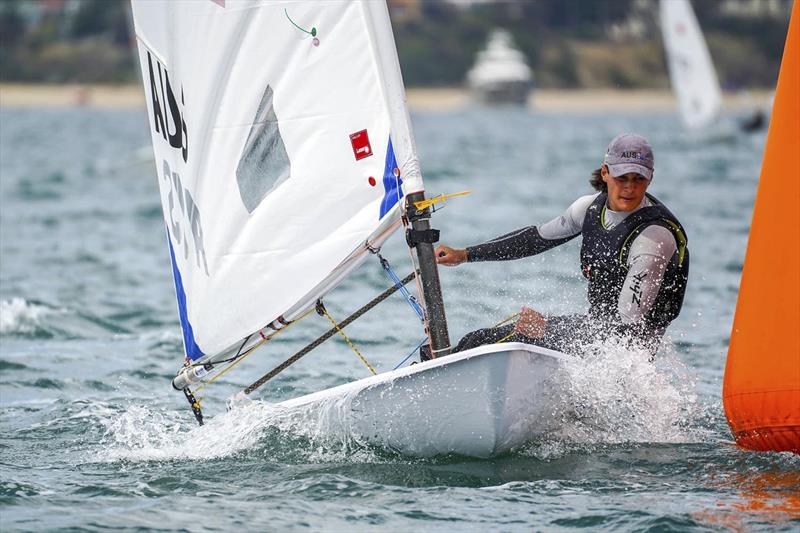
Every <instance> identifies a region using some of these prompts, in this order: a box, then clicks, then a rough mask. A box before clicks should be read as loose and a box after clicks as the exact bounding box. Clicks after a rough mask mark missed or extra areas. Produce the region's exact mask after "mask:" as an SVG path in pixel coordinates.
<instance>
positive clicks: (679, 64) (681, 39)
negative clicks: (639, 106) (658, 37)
mask: <svg viewBox="0 0 800 533" xmlns="http://www.w3.org/2000/svg"><path fill="white" fill-rule="evenodd" d="M660 7H661V9H660V11H661V32H662V35H663V36H664V48H665V49H666V55H667V65H668V68H669V77H670V81H671V82H672V89H673V91H675V95H676V97H677V98H678V106H679V108H680V113H681V118H682V119H683V122H684V124H686V126H687V127H689V128H692V129H698V128H704V127H706V126H708V125H710V124H711V123H712V122H714V121H715V120H716V119H717V117H718V116H719V113H720V110H721V109H722V93H721V91H720V88H719V81H718V80H717V73H716V71H715V70H714V64H713V62H712V61H711V55H710V54H709V53H708V47H707V46H706V41H705V39H704V38H703V32H702V31H701V30H700V25H699V24H698V23H697V18H696V17H695V16H694V11H693V10H692V6H691V4H690V3H689V0H661V4H660Z"/></svg>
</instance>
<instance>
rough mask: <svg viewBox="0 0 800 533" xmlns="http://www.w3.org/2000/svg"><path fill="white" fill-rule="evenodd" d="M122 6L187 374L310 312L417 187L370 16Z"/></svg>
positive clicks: (401, 96) (227, 1) (394, 76)
mask: <svg viewBox="0 0 800 533" xmlns="http://www.w3.org/2000/svg"><path fill="white" fill-rule="evenodd" d="M132 4H133V16H134V23H135V27H136V35H137V38H138V47H139V58H140V63H141V68H142V74H143V78H144V86H145V95H146V99H147V107H148V111H149V117H148V118H149V123H150V128H151V133H152V138H153V147H154V151H155V155H156V167H157V172H158V182H159V186H160V191H161V200H162V205H163V209H164V217H165V221H166V225H167V233H168V237H169V248H170V253H171V256H172V265H173V272H174V276H175V285H176V292H177V297H178V302H179V310H180V316H181V324H182V327H183V331H184V344H185V348H186V353H187V356H189V357H190V358H191V359H193V360H196V359H198V358H200V357H202V356H203V355H204V354H205V355H213V354H217V353H220V352H223V351H225V350H227V349H230V348H231V346H238V345H239V344H240V343H242V340H243V339H246V338H248V337H249V336H251V335H253V334H254V333H257V332H258V331H259V330H261V329H262V328H263V327H265V325H266V324H268V323H270V322H272V321H273V320H276V319H278V318H279V317H286V318H291V316H290V315H291V313H293V312H295V313H296V312H297V311H298V310H300V309H301V308H303V307H305V306H308V305H313V302H314V301H315V300H316V299H317V298H318V297H320V296H321V295H322V294H324V293H325V292H326V291H328V290H330V289H331V288H332V287H333V286H334V285H335V284H336V283H338V281H340V280H341V279H342V278H343V277H344V276H345V275H346V273H347V272H348V271H349V270H350V269H352V268H354V267H355V266H357V265H358V263H359V262H360V261H361V260H362V259H363V258H364V257H365V256H366V255H368V253H367V251H366V246H365V243H367V242H368V241H369V242H370V243H372V244H375V245H377V244H380V242H381V241H382V240H383V239H385V238H386V237H388V235H389V234H390V233H391V231H392V230H393V229H394V228H396V227H397V225H398V220H399V216H398V215H399V209H400V205H401V203H402V202H400V199H401V197H402V196H403V194H408V193H410V192H415V191H420V190H422V189H423V184H422V179H421V175H420V171H419V164H418V161H417V156H416V151H415V148H414V141H413V137H412V135H411V129H410V126H409V120H408V112H407V109H406V105H405V93H404V89H403V83H402V79H401V76H400V69H399V64H398V61H397V53H396V50H395V44H394V37H393V35H392V29H391V25H390V23H389V16H388V11H387V8H386V5H385V4H384V3H383V2H370V1H365V2H351V1H319V0H313V1H312V0H309V1H283V2H280V1H259V0H194V1H191V2H189V1H183V2H175V1H168V0H133V2H132ZM256 337H257V335H256Z"/></svg>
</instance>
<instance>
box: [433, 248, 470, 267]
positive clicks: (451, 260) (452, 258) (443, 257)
mask: <svg viewBox="0 0 800 533" xmlns="http://www.w3.org/2000/svg"><path fill="white" fill-rule="evenodd" d="M435 253H436V262H437V263H439V264H440V265H445V266H456V265H460V264H461V263H463V262H465V261H466V260H467V250H466V249H465V248H450V247H449V246H445V245H443V244H441V245H439V246H437V247H436V252H435Z"/></svg>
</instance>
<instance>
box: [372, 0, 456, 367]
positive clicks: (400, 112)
mask: <svg viewBox="0 0 800 533" xmlns="http://www.w3.org/2000/svg"><path fill="white" fill-rule="evenodd" d="M361 6H362V8H363V9H364V11H365V13H366V14H367V16H368V17H369V18H370V19H371V20H372V22H373V24H372V25H370V27H369V31H370V32H371V33H372V42H374V43H375V50H376V52H377V57H378V62H377V65H376V66H377V68H378V71H379V76H380V77H381V79H382V81H383V84H382V89H383V91H384V98H385V99H386V105H387V108H388V110H389V116H390V117H391V123H392V126H391V135H392V144H393V146H394V152H395V155H396V156H397V164H398V168H397V170H398V171H399V176H398V177H400V176H401V177H402V180H403V191H404V192H405V193H406V212H405V216H406V218H407V220H408V223H409V224H410V226H411V228H410V229H409V230H408V231H407V233H406V241H407V242H408V245H409V246H411V247H412V248H416V250H417V257H418V259H419V263H420V264H419V267H420V277H421V278H422V293H423V299H424V300H425V307H426V308H427V323H428V330H429V331H428V335H429V336H430V339H431V356H432V357H437V356H442V355H447V354H449V353H450V338H449V336H448V333H447V319H446V317H445V314H444V301H443V300H442V288H441V285H440V284H439V271H438V270H437V266H436V258H435V257H434V253H433V244H434V243H435V242H436V241H438V240H439V231H438V230H434V229H431V226H430V216H431V212H430V208H425V209H417V208H416V207H415V205H414V202H419V201H421V200H424V199H425V186H424V184H423V182H422V171H421V170H420V166H419V159H418V158H417V149H416V146H415V143H414V134H413V132H412V131H411V118H410V116H409V114H408V105H407V101H406V91H405V86H404V85H403V76H402V73H401V71H400V62H399V60H398V58H397V47H396V45H395V42H394V33H393V31H392V25H391V22H390V19H389V10H388V7H387V4H386V2H369V1H368V2H361Z"/></svg>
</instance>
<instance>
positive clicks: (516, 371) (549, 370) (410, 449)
mask: <svg viewBox="0 0 800 533" xmlns="http://www.w3.org/2000/svg"><path fill="white" fill-rule="evenodd" d="M567 358H569V356H567V355H564V354H562V353H559V352H556V351H553V350H548V349H546V348H541V347H538V346H532V345H529V344H522V343H502V344H493V345H488V346H481V347H478V348H474V349H472V350H467V351H464V352H460V353H457V354H455V355H452V356H447V357H442V358H439V359H435V360H431V361H426V362H424V363H420V364H416V365H412V366H409V367H406V368H402V369H399V370H394V371H391V372H386V373H383V374H379V375H377V376H372V377H369V378H365V379H362V380H359V381H355V382H352V383H347V384H345V385H341V386H338V387H334V388H331V389H326V390H323V391H320V392H316V393H313V394H309V395H307V396H302V397H299V398H295V399H292V400H288V401H285V402H282V403H280V404H278V405H279V406H280V407H282V408H286V409H290V410H292V411H294V412H296V411H295V410H296V409H297V408H302V411H303V413H304V416H311V417H313V418H315V422H316V424H317V426H316V427H315V431H319V432H320V433H322V434H324V435H330V436H335V435H345V436H347V437H352V438H355V439H357V440H360V441H364V442H369V443H375V444H378V445H381V446H386V447H389V448H391V449H393V450H396V451H399V452H401V453H403V454H407V455H413V456H422V457H429V456H434V455H442V454H449V453H455V454H460V455H468V456H474V457H490V456H493V455H497V454H501V453H504V452H507V451H509V450H511V449H513V448H516V447H518V446H521V445H522V444H524V443H526V442H527V441H529V440H530V439H532V438H534V437H537V436H540V435H542V434H544V433H546V432H547V431H549V430H551V429H553V427H554V422H555V417H554V416H553V413H554V407H555V405H556V402H557V398H556V394H554V392H555V391H557V390H560V388H561V387H559V386H558V382H559V379H560V376H561V375H562V370H563V362H564V361H565V360H566V359H567Z"/></svg>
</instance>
